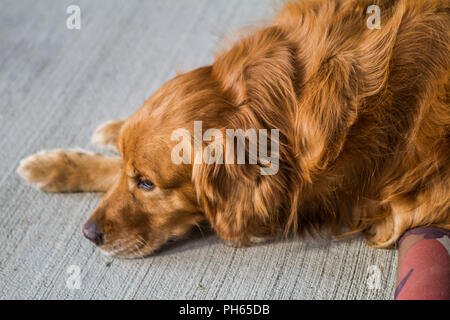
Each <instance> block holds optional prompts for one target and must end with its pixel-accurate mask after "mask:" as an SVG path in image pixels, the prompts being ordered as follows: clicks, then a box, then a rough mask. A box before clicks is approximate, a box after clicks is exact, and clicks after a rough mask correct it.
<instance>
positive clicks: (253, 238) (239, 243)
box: [223, 236, 270, 248]
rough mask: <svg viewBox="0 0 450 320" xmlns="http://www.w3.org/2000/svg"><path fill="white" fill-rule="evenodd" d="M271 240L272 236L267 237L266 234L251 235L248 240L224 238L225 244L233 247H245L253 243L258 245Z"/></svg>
mask: <svg viewBox="0 0 450 320" xmlns="http://www.w3.org/2000/svg"><path fill="white" fill-rule="evenodd" d="M269 240H270V237H265V236H261V237H259V236H250V237H249V238H248V240H246V241H242V240H224V242H223V243H224V244H225V245H226V246H227V247H232V248H245V247H249V246H252V245H258V244H261V243H264V242H268V241H269Z"/></svg>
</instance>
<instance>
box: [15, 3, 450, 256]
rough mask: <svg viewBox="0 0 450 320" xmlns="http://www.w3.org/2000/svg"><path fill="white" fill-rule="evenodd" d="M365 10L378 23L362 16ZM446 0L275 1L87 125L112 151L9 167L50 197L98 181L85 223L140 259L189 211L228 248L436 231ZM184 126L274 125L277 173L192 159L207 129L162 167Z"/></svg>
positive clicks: (445, 117)
mask: <svg viewBox="0 0 450 320" xmlns="http://www.w3.org/2000/svg"><path fill="white" fill-rule="evenodd" d="M371 5H377V6H378V8H379V13H380V20H379V21H380V25H379V26H378V27H379V28H376V27H375V28H371V27H369V20H370V18H371V15H370V13H368V7H369V6H371ZM449 5H450V2H449V1H448V0H433V1H432V0H398V1H392V0H341V1H339V0H327V1H317V0H302V1H297V2H287V3H285V4H284V6H283V7H282V8H280V10H278V13H277V14H276V16H275V18H274V19H272V20H271V21H270V23H267V24H266V25H264V26H261V27H259V28H258V29H256V30H253V31H252V32H249V33H247V34H245V35H242V36H241V37H239V39H237V41H236V42H235V43H234V44H232V45H230V46H228V47H227V48H225V49H223V50H222V51H221V52H219V53H218V54H217V55H216V57H215V59H214V62H213V63H212V64H211V65H207V66H204V67H201V68H198V69H195V70H193V71H190V72H187V73H183V74H179V75H177V76H176V77H175V78H174V79H172V80H170V81H168V82H167V83H166V84H164V85H163V86H162V87H161V88H160V89H159V90H157V91H156V92H155V93H154V94H153V95H152V96H151V97H150V98H149V99H148V100H147V101H145V103H144V104H143V106H142V107H141V108H140V109H139V110H138V111H137V112H136V113H134V114H133V115H132V116H131V117H130V118H128V119H126V120H117V121H112V122H109V123H107V124H105V125H103V126H101V127H100V128H99V129H97V131H96V132H95V133H94V136H93V142H94V143H96V144H97V145H100V146H104V147H108V148H117V150H118V152H119V153H120V158H119V157H117V158H114V157H106V156H103V155H101V154H97V153H89V152H80V151H76V150H48V151H42V152H40V153H37V154H35V155H32V156H30V157H28V158H26V159H24V160H22V162H21V163H20V166H19V168H18V173H19V174H20V175H21V176H22V177H23V178H24V179H25V180H27V181H28V182H29V183H31V184H33V185H36V186H37V187H39V188H40V189H42V190H45V191H49V192H79V191H86V192H105V195H104V197H103V199H102V201H101V203H100V204H99V206H98V207H97V209H96V210H95V211H94V213H93V214H92V216H91V217H90V219H89V220H88V221H87V223H86V224H85V226H84V227H83V233H84V235H85V236H86V237H87V238H89V239H90V240H91V241H93V242H94V243H95V244H96V245H97V246H98V247H99V248H100V249H101V250H102V251H104V252H106V253H109V254H111V255H114V256H118V257H130V258H131V257H141V256H145V255H148V254H151V253H152V252H154V251H155V250H156V249H158V248H160V247H161V246H162V245H163V244H164V243H165V242H167V241H168V240H172V239H178V238H180V237H182V236H183V235H185V234H187V233H188V231H189V230H190V229H191V228H192V227H193V226H195V225H198V224H199V223H201V222H203V221H207V222H209V224H210V225H211V227H212V228H213V229H214V230H215V232H217V234H218V235H219V236H220V237H221V238H222V239H224V240H225V241H226V242H230V243H232V244H233V245H236V246H248V245H251V244H252V243H254V242H256V241H260V240H265V239H276V238H280V237H286V236H292V235H301V234H303V233H305V232H307V233H310V234H321V233H322V232H323V231H325V232H327V234H332V235H334V236H336V237H338V238H340V237H342V236H346V235H350V234H355V233H362V234H363V235H364V236H365V238H366V239H367V242H368V244H369V245H372V246H375V247H389V246H392V245H393V244H395V243H396V240H397V239H398V238H399V237H400V236H401V235H402V234H403V233H404V232H405V231H406V230H408V229H410V228H413V227H417V226H431V225H433V226H439V227H442V228H447V229H449V228H450V215H449V212H450V201H449V197H450V139H449V137H450V83H449V75H450V32H449V30H450V7H449ZM195 121H201V123H202V132H206V130H209V129H213V128H214V129H216V132H217V131H218V132H222V133H224V136H225V133H226V130H228V129H235V130H237V129H241V130H243V131H246V130H249V129H255V130H261V129H266V130H267V132H270V133H268V134H267V136H268V137H270V138H271V137H272V133H271V132H272V131H271V130H272V129H276V130H278V133H279V138H278V141H273V140H271V145H272V144H274V143H276V144H277V145H276V147H277V148H276V149H277V152H275V153H276V154H275V155H276V156H277V157H278V158H279V164H278V168H277V170H276V173H275V174H261V170H260V169H261V168H263V167H265V166H267V163H265V162H264V161H261V159H260V158H259V156H258V157H257V158H258V159H256V160H257V161H254V162H250V161H246V163H239V164H238V163H236V164H230V163H225V164H224V163H221V162H220V161H217V162H215V163H204V162H201V161H200V162H197V161H195V159H201V156H202V154H203V153H202V152H203V150H205V148H207V147H208V146H210V145H212V144H214V145H215V146H216V147H217V146H218V145H221V144H222V146H224V148H225V149H227V146H228V149H227V150H231V149H230V148H234V146H233V147H231V146H230V145H228V144H227V143H228V142H227V143H225V142H223V140H220V139H218V138H217V139H216V138H214V139H212V138H211V139H209V140H208V139H202V140H201V141H200V142H198V141H197V140H198V139H197V140H195V139H192V140H187V139H185V140H184V145H183V146H182V147H183V148H185V149H183V150H184V151H185V150H191V148H190V147H191V146H192V147H194V148H193V149H194V152H193V153H192V154H191V155H189V154H186V155H183V156H186V157H185V159H187V160H193V161H187V162H182V163H175V162H174V161H173V157H172V156H173V152H174V148H177V146H178V147H179V146H180V143H181V142H180V141H182V140H183V139H181V138H179V137H178V138H177V139H174V138H173V137H174V136H173V133H174V132H176V131H177V130H178V129H183V130H184V131H183V132H187V133H189V134H192V136H195V133H194V122H195ZM194 140H195V141H194ZM186 141H188V142H186ZM245 141H246V142H245V143H248V142H249V137H248V136H245ZM198 143H200V151H199V149H198V148H195V146H194V145H195V144H197V147H198ZM191 144H192V145H191ZM195 149H197V151H195ZM244 150H245V152H246V154H245V156H246V159H247V158H250V157H251V156H255V155H254V154H253V155H251V154H250V153H251V152H250V147H249V146H248V145H247V144H246V147H245V149H244ZM184 151H183V152H184ZM216 156H220V154H219V152H217V154H216Z"/></svg>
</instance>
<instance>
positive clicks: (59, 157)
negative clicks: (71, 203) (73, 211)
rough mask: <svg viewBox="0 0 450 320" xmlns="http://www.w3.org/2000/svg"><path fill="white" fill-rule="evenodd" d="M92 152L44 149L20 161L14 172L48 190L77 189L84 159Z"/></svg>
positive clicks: (84, 163)
mask: <svg viewBox="0 0 450 320" xmlns="http://www.w3.org/2000/svg"><path fill="white" fill-rule="evenodd" d="M93 155H95V154H94V153H90V152H86V151H78V150H61V149H55V150H44V151H41V152H39V153H36V154H33V155H31V156H29V157H27V158H25V159H23V160H22V161H20V164H19V167H18V168H17V170H16V172H17V173H18V174H19V175H20V176H21V177H22V178H23V179H25V180H26V181H28V182H29V183H30V184H31V185H33V186H36V187H37V188H39V189H41V190H44V191H49V192H73V191H79V189H80V185H81V184H82V183H83V181H81V180H82V179H84V177H83V175H82V174H80V172H82V171H83V169H85V168H84V167H85V165H86V164H87V161H86V160H84V159H85V158H86V157H88V156H93Z"/></svg>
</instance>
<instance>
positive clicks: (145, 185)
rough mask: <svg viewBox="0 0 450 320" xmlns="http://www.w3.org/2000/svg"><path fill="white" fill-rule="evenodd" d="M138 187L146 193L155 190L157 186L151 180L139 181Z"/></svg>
mask: <svg viewBox="0 0 450 320" xmlns="http://www.w3.org/2000/svg"><path fill="white" fill-rule="evenodd" d="M137 186H138V188H139V189H142V190H145V191H151V190H153V189H154V188H155V185H154V184H153V182H151V181H150V180H139V181H138V182H137Z"/></svg>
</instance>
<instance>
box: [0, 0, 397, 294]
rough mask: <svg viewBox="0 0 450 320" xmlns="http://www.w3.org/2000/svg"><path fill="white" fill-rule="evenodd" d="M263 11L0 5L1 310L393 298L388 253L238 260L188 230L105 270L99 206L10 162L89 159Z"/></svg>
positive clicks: (253, 5) (207, 3)
mask: <svg viewBox="0 0 450 320" xmlns="http://www.w3.org/2000/svg"><path fill="white" fill-rule="evenodd" d="M70 4H78V5H79V6H80V8H81V29H80V30H69V29H67V28H66V18H67V17H68V14H67V13H66V8H67V6H68V5H70ZM272 6H273V2H272V1H270V0H269V1H262V0H245V1H240V0H232V1H229V0H195V1H193V0H189V1H188V0H169V1H167V0H160V1H153V0H152V1H134V0H133V1H130V0H127V1H119V0H115V1H75V0H73V1H70V2H69V1H59V0H58V1H49V0H46V1H42V0H40V1H32V0H29V1H26V0H3V1H2V5H1V7H2V8H1V10H0V245H1V247H0V299H11V298H12V299H79V298H82V299H102V298H111V299H129V298H135V299H174V298H178V299H203V298H209V299H211V298H212V299H216V298H217V299H391V298H392V296H393V290H394V279H395V276H394V273H395V267H396V252H395V251H393V250H376V249H371V248H369V247H367V246H366V245H365V243H364V242H363V240H362V239H360V238H355V239H351V240H345V241H340V242H326V241H322V242H318V241H311V240H307V239H303V240H300V239H298V240H286V241H283V242H276V243H267V244H263V245H260V246H256V247H252V248H248V249H235V248H230V247H226V246H224V245H223V244H222V243H221V242H220V241H219V239H218V238H217V237H216V236H215V235H213V234H208V233H207V234H203V235H202V234H200V233H199V232H197V233H194V234H193V235H192V236H191V237H190V238H189V239H187V240H185V241H182V242H180V243H177V244H175V245H172V246H170V247H168V248H166V249H165V250H163V251H162V252H161V253H159V254H157V255H154V256H151V257H148V258H146V259H141V260H113V261H111V260H108V259H107V258H106V257H104V256H102V255H101V254H100V253H99V252H98V251H97V250H95V248H94V247H93V246H92V245H91V244H90V243H89V242H88V241H87V240H85V239H84V238H83V236H82V234H81V226H82V224H83V222H84V221H85V220H86V219H87V218H88V216H89V215H90V213H91V212H92V211H93V210H94V208H95V206H96V205H97V203H98V201H99V196H98V195H96V194H65V195H60V194H59V195H54V194H46V193H43V192H39V191H37V190H35V189H33V188H31V187H29V186H27V185H26V184H25V183H24V182H23V181H21V180H20V178H19V177H18V176H17V175H16V173H15V169H16V167H17V165H18V163H19V161H20V159H21V158H23V157H25V156H27V155H29V154H31V153H34V152H36V151H39V150H41V149H50V148H64V147H75V146H78V147H82V148H90V149H94V148H93V147H92V146H90V145H89V139H90V135H91V133H92V132H93V130H94V129H95V127H96V126H97V125H99V124H100V123H102V122H104V121H106V120H109V119H115V118H122V117H126V116H128V115H130V114H131V113H133V112H134V111H135V110H136V109H137V108H138V107H139V106H140V105H141V104H142V102H143V101H144V100H145V99H146V98H147V97H148V96H150V95H151V94H152V92H153V91H154V90H155V89H156V88H158V87H159V86H160V85H161V84H162V83H164V82H165V81H166V80H168V79H170V78H171V77H173V76H174V75H175V71H176V70H177V69H181V70H188V69H191V68H194V67H197V66H200V65H203V64H207V63H211V61H212V58H213V53H214V51H215V50H217V49H219V48H220V43H221V39H222V38H223V36H225V35H229V34H230V32H231V31H233V30H236V29H237V28H240V27H243V26H248V25H255V23H256V22H258V21H260V20H261V19H263V18H268V17H270V13H271V11H272ZM94 150H95V149H94ZM71 266H75V267H71ZM73 268H75V269H73ZM77 270H79V271H80V277H79V279H81V282H80V289H73V288H72V286H71V284H73V282H71V281H72V280H73V279H76V271H77ZM374 270H375V271H376V270H379V275H380V278H379V279H380V281H379V285H378V286H377V285H375V288H374V286H373V284H374V283H375V282H376V281H375V282H374V279H375V280H376V279H377V274H376V273H373V272H374ZM71 288H72V289H71Z"/></svg>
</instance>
